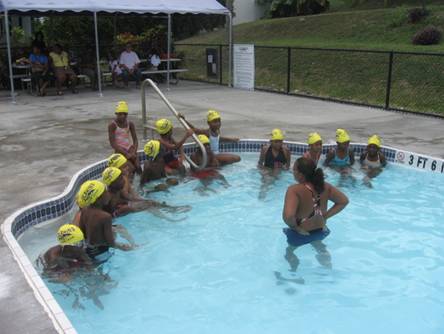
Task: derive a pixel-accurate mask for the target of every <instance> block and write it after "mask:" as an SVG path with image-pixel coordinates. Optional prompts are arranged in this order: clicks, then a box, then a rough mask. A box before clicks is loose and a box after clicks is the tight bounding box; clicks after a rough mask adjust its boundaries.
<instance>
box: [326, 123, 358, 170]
mask: <svg viewBox="0 0 444 334" xmlns="http://www.w3.org/2000/svg"><path fill="white" fill-rule="evenodd" d="M336 144H337V148H336V150H334V149H332V150H330V151H329V152H328V154H327V157H326V158H325V162H324V165H325V166H329V167H336V168H338V169H340V170H347V168H348V167H351V166H352V165H353V164H354V163H355V153H354V152H353V149H351V148H350V136H349V135H348V133H347V131H345V130H344V129H337V130H336Z"/></svg>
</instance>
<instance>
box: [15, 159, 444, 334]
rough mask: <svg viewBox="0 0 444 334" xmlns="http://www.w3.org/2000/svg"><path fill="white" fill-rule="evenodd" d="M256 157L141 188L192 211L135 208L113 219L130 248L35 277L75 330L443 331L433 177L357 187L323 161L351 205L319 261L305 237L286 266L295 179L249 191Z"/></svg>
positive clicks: (409, 174) (332, 224) (441, 234)
mask: <svg viewBox="0 0 444 334" xmlns="http://www.w3.org/2000/svg"><path fill="white" fill-rule="evenodd" d="M256 161H257V155H256V154H244V155H242V162H241V163H239V164H237V165H234V166H228V167H226V168H224V169H223V170H222V173H223V174H224V175H225V177H226V180H227V181H228V183H229V186H227V185H224V184H220V183H218V182H215V183H213V184H210V185H209V186H208V189H199V188H201V187H202V185H201V183H200V181H198V180H191V181H188V182H185V183H182V184H180V185H179V186H176V187H174V188H171V190H170V192H167V193H156V194H154V195H152V196H151V198H155V199H158V200H164V201H167V202H168V203H169V204H176V205H184V204H189V205H191V206H192V210H191V211H190V212H188V213H185V214H177V215H172V214H167V216H168V217H169V218H171V219H174V220H179V221H166V220H165V219H161V218H159V217H156V216H153V215H152V214H151V213H146V212H141V213H136V214H131V215H128V216H125V217H122V218H119V219H117V220H116V222H117V223H119V224H122V225H124V226H125V227H126V228H127V229H128V230H129V232H130V233H131V234H132V235H133V236H134V238H135V240H136V242H137V243H138V244H139V247H138V248H137V249H136V250H134V251H131V252H122V251H118V250H116V251H115V254H114V256H113V257H112V258H111V259H110V260H109V261H108V262H107V263H106V264H104V265H103V266H102V267H101V268H100V270H98V271H96V272H95V273H93V274H85V273H81V274H79V275H78V277H76V278H74V279H73V280H72V281H71V282H69V283H64V284H60V283H58V284H55V283H51V282H49V281H48V280H47V283H48V287H49V289H50V290H51V291H52V293H53V294H54V295H55V297H56V299H57V300H58V302H59V303H60V305H61V306H62V308H63V309H64V311H65V313H66V314H67V316H68V317H69V318H70V320H71V321H72V323H73V325H74V326H75V328H76V329H77V331H78V332H79V333H81V334H83V333H107V334H114V333H149V332H151V333H163V334H166V333H193V334H197V333H212V334H216V333H242V334H247V333H252V334H253V333H254V334H258V333H288V332H290V331H292V332H293V331H294V332H297V333H320V334H330V333H338V334H347V333H350V334H351V333H353V334H355V333H361V334H364V333H369V334H370V333H371V334H374V333H403V334H407V333H412V334H413V333H414V334H417V333H428V334H431V333H437V334H438V333H439V334H442V333H443V332H444V280H443V277H444V249H443V244H444V243H443V238H444V224H443V223H444V221H443V218H444V194H443V191H442V185H443V184H444V182H443V181H444V176H443V175H437V174H429V173H426V172H421V171H417V170H411V169H407V168H403V167H399V166H394V165H390V166H388V167H387V168H386V170H385V171H384V172H383V173H382V174H381V175H379V176H378V177H377V178H376V179H374V180H372V187H371V188H369V187H368V186H366V185H364V184H363V182H362V179H363V174H362V173H361V172H360V171H359V170H358V169H356V170H355V171H354V180H350V179H341V178H340V177H339V176H338V174H337V173H335V172H334V171H332V170H328V169H327V170H326V174H327V177H328V178H327V181H328V182H330V183H332V184H334V185H338V184H339V185H340V187H341V189H342V190H343V191H344V192H345V193H346V194H347V196H349V199H350V204H349V206H348V207H347V208H346V209H345V210H344V211H343V212H341V213H340V214H338V215H337V216H335V217H333V218H332V219H330V220H329V221H328V226H329V228H330V230H331V234H330V236H329V237H328V238H326V239H325V240H324V244H325V245H326V249H327V250H328V252H329V253H330V256H331V261H330V262H329V260H328V257H326V256H322V255H321V256H319V255H318V254H317V252H316V251H315V250H314V248H313V247H312V246H311V245H305V246H302V247H300V248H298V249H297V250H296V252H295V253H296V255H297V257H298V259H299V266H298V268H297V270H296V271H290V270H289V269H290V266H289V263H288V262H287V261H286V260H285V258H284V255H285V249H286V246H287V244H286V238H285V235H284V234H283V233H282V228H283V227H284V226H285V225H284V223H283V221H282V219H281V216H282V207H283V199H284V196H285V191H286V188H287V187H288V185H290V184H291V183H294V180H293V176H292V174H291V173H290V172H285V173H282V174H281V175H280V176H279V178H278V179H277V180H275V181H274V183H273V184H271V185H270V186H269V187H268V189H265V190H266V193H265V196H264V194H262V195H259V194H260V191H261V184H262V180H261V176H260V173H259V172H258V170H257V169H256ZM263 190H264V189H263ZM56 228H57V226H56V225H55V224H49V225H46V226H41V227H37V228H33V229H31V230H30V231H28V232H26V234H25V235H24V236H23V237H22V238H21V240H20V243H21V245H22V246H23V247H24V248H25V250H26V252H27V253H28V254H29V255H30V256H31V257H32V258H35V257H36V256H37V253H38V252H40V251H42V250H44V248H45V247H46V246H49V245H50V244H53V243H54V242H53V241H51V239H52V240H54V239H55V238H54V234H53V233H54V231H55V230H56ZM49 231H50V232H51V233H49ZM36 236H39V237H38V238H36ZM36 240H38V241H36ZM42 244H44V246H42Z"/></svg>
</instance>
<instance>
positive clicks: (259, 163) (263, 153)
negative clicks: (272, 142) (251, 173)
mask: <svg viewBox="0 0 444 334" xmlns="http://www.w3.org/2000/svg"><path fill="white" fill-rule="evenodd" d="M267 149H268V145H264V146H262V149H261V155H260V156H259V161H258V163H257V166H258V167H259V168H262V167H264V162H265V153H266V152H267Z"/></svg>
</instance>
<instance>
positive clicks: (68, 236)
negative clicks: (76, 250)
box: [57, 224, 85, 246]
mask: <svg viewBox="0 0 444 334" xmlns="http://www.w3.org/2000/svg"><path fill="white" fill-rule="evenodd" d="M84 239H85V237H84V236H83V232H82V230H81V229H80V228H78V227H77V226H75V225H72V224H65V225H62V226H61V227H60V228H59V230H58V231H57V240H58V241H59V244H60V245H62V246H66V245H70V246H74V245H75V244H77V243H79V242H80V241H82V240H84Z"/></svg>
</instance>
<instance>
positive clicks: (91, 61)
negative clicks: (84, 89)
mask: <svg viewBox="0 0 444 334" xmlns="http://www.w3.org/2000/svg"><path fill="white" fill-rule="evenodd" d="M79 72H80V74H83V75H86V76H87V77H88V78H89V81H90V83H91V89H92V90H98V89H99V86H98V80H97V77H98V76H97V64H96V58H95V56H94V55H93V54H92V52H85V53H84V54H83V55H82V57H81V58H80V66H79Z"/></svg>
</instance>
